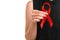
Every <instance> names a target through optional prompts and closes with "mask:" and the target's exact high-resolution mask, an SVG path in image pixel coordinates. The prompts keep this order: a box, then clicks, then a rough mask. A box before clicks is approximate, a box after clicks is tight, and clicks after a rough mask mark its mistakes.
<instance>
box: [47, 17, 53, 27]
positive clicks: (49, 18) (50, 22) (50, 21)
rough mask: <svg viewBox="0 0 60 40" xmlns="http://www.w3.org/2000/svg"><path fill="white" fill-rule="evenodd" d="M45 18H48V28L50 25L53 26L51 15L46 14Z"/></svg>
mask: <svg viewBox="0 0 60 40" xmlns="http://www.w3.org/2000/svg"><path fill="white" fill-rule="evenodd" d="M47 19H48V22H49V24H50V28H52V26H53V21H52V19H51V17H50V16H48V17H47Z"/></svg>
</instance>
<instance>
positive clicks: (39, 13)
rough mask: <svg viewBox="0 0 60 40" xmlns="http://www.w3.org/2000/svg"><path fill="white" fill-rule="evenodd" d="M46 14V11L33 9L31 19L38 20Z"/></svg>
mask: <svg viewBox="0 0 60 40" xmlns="http://www.w3.org/2000/svg"><path fill="white" fill-rule="evenodd" d="M47 15H48V13H47V12H43V11H39V10H33V12H32V19H33V20H34V21H36V22H38V21H40V20H41V19H43V18H44V17H46V16H47Z"/></svg>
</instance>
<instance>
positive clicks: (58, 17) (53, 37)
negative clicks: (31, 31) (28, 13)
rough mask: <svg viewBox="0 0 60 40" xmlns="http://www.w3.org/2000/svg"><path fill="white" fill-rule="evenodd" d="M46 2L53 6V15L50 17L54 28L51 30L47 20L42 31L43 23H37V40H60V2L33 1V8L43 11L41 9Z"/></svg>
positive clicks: (47, 0) (58, 0)
mask: <svg viewBox="0 0 60 40" xmlns="http://www.w3.org/2000/svg"><path fill="white" fill-rule="evenodd" d="M44 2H49V3H50V5H51V13H50V15H49V16H50V17H51V19H52V21H53V27H52V28H50V25H49V22H48V21H47V20H46V22H45V23H44V26H43V28H42V29H41V28H40V23H41V22H37V37H36V40H60V0H53V1H50V0H33V8H34V9H36V10H42V9H41V7H42V5H43V3H44ZM46 8H48V7H46Z"/></svg>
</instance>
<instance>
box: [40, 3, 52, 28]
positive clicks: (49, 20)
mask: <svg viewBox="0 0 60 40" xmlns="http://www.w3.org/2000/svg"><path fill="white" fill-rule="evenodd" d="M44 5H48V6H49V9H48V10H46V9H45V8H44ZM42 11H43V12H47V13H48V15H47V17H45V18H44V19H42V22H41V24H40V27H41V29H42V28H43V25H44V23H45V21H46V19H47V20H48V22H49V24H50V28H52V26H53V22H52V19H51V17H50V16H49V14H50V12H51V7H50V4H49V3H48V2H45V3H44V4H43V5H42Z"/></svg>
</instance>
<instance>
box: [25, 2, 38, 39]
mask: <svg viewBox="0 0 60 40" xmlns="http://www.w3.org/2000/svg"><path fill="white" fill-rule="evenodd" d="M32 10H33V4H32V1H30V2H28V3H27V6H26V27H25V28H26V29H25V37H26V40H35V39H36V33H37V27H36V22H32Z"/></svg>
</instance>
